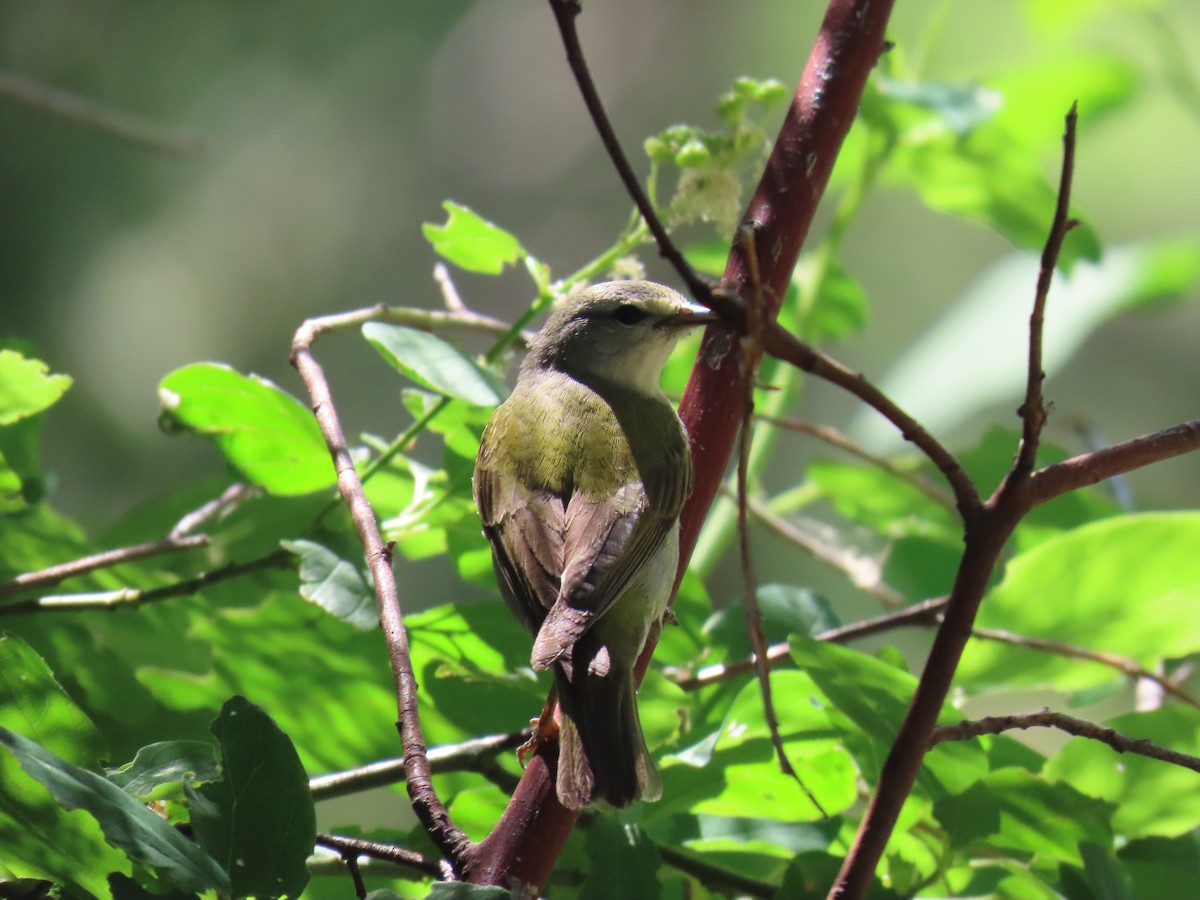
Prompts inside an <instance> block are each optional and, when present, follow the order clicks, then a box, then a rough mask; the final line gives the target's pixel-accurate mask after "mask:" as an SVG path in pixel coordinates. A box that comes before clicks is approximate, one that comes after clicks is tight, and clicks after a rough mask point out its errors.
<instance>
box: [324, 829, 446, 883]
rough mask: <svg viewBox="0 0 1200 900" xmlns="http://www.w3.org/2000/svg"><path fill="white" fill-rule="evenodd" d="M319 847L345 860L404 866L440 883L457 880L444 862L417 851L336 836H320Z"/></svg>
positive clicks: (378, 842) (377, 842)
mask: <svg viewBox="0 0 1200 900" xmlns="http://www.w3.org/2000/svg"><path fill="white" fill-rule="evenodd" d="M317 845H318V846H321V847H328V848H329V849H331V850H336V851H337V852H338V853H339V854H340V855H341V856H342V858H343V859H344V860H349V858H350V857H351V856H354V857H358V856H366V857H368V858H370V859H381V860H383V861H384V862H390V863H393V864H395V865H398V866H404V867H405V868H408V869H415V870H416V871H418V872H423V873H424V874H426V875H432V876H433V877H434V878H436V879H438V880H439V881H453V880H455V879H454V874H453V872H450V871H448V869H447V867H446V864H445V863H444V862H443V861H442V860H440V859H434V858H433V857H431V856H425V855H424V854H421V853H417V852H416V851H415V850H408V849H405V848H404V847H397V846H395V845H393V844H384V843H381V842H380V841H366V840H363V839H362V838H352V837H342V836H340V835H336V834H318V835H317Z"/></svg>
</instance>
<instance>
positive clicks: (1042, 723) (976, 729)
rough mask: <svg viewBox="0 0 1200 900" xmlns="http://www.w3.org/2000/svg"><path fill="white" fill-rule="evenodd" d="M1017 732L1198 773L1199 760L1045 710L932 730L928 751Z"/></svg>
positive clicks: (994, 717)
mask: <svg viewBox="0 0 1200 900" xmlns="http://www.w3.org/2000/svg"><path fill="white" fill-rule="evenodd" d="M1017 728H1020V729H1025V728H1057V729H1058V730H1059V731H1065V732H1066V733H1067V734H1072V735H1074V736H1075V737H1083V738H1090V739H1091V740H1093V741H1099V742H1100V743H1102V744H1108V746H1110V747H1112V748H1113V749H1114V750H1116V751H1117V752H1118V753H1136V754H1137V755H1138V756H1147V757H1149V758H1150V759H1157V760H1161V761H1162V762H1168V763H1171V764H1172V765H1176V766H1182V767H1183V768H1185V769H1191V770H1192V771H1193V772H1200V757H1195V756H1190V755H1188V754H1187V753H1180V752H1178V751H1176V750H1169V749H1167V748H1166V747H1160V746H1159V745H1158V744H1155V743H1153V742H1152V741H1149V740H1146V739H1145V738H1133V737H1129V736H1128V735H1124V734H1121V733H1120V732H1119V731H1113V729H1111V728H1105V727H1104V726H1103V725H1097V724H1096V723H1095V722H1089V721H1087V720H1086V719H1077V718H1075V717H1074V716H1068V715H1066V714H1064V713H1059V712H1051V711H1050V710H1048V709H1043V710H1042V711H1041V712H1036V713H1025V714H1023V715H1015V716H986V717H985V718H982V719H977V720H975V721H964V722H959V723H957V724H955V725H941V726H939V727H937V728H935V729H934V730H933V733H932V734H931V735H930V736H929V746H931V747H932V746H934V745H935V744H940V743H942V742H944V741H966V740H971V739H972V738H977V737H979V736H980V735H984V734H1000V733H1001V732H1003V731H1012V730H1014V729H1017Z"/></svg>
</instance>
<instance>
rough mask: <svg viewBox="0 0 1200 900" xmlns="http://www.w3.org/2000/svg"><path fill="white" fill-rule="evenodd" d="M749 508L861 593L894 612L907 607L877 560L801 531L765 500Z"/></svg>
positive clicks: (762, 522)
mask: <svg viewBox="0 0 1200 900" xmlns="http://www.w3.org/2000/svg"><path fill="white" fill-rule="evenodd" d="M749 508H750V513H751V514H752V515H753V516H754V518H755V520H756V521H758V522H760V523H761V524H762V525H763V526H764V527H765V528H766V529H767V530H768V531H770V532H771V533H772V534H774V535H775V536H776V537H779V538H782V539H783V540H785V541H787V542H788V543H790V544H792V545H793V546H794V547H797V548H798V549H800V550H803V551H804V552H805V553H807V554H809V555H810V556H811V557H812V558H813V559H815V560H817V561H818V562H821V563H824V564H825V565H827V566H829V567H830V568H832V569H836V570H837V571H838V572H841V573H842V574H843V575H845V576H846V577H847V578H849V579H850V582H851V584H853V585H854V586H855V587H856V588H858V589H859V590H862V591H865V592H866V593H868V594H870V595H871V596H872V597H875V598H877V599H878V600H879V601H880V602H882V603H883V604H884V605H885V606H887V607H888V608H890V609H896V608H898V607H900V606H903V605H904V597H903V596H902V595H901V594H900V593H899V592H898V591H896V590H895V589H893V588H891V587H889V586H888V585H887V584H886V583H885V582H884V581H883V572H882V570H881V567H880V565H879V564H878V563H877V562H875V561H874V560H872V559H868V558H866V557H863V556H859V555H857V554H856V553H855V552H854V551H853V550H850V549H848V548H845V547H835V546H833V545H831V544H828V543H826V542H824V541H822V540H820V539H819V538H817V537H815V536H813V535H811V534H807V533H805V532H804V531H801V530H800V529H799V528H797V527H796V526H795V525H794V524H792V523H791V522H789V521H788V520H787V519H785V518H784V517H783V516H781V515H779V514H778V513H777V512H775V511H774V510H773V509H771V507H770V506H769V505H768V504H766V503H764V502H763V501H762V500H759V499H757V498H752V499H751V500H750V503H749Z"/></svg>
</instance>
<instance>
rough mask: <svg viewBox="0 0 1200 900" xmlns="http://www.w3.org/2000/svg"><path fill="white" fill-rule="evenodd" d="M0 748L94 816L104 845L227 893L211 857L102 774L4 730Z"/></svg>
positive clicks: (192, 884) (177, 879)
mask: <svg viewBox="0 0 1200 900" xmlns="http://www.w3.org/2000/svg"><path fill="white" fill-rule="evenodd" d="M0 745H3V746H4V747H6V748H7V749H8V750H10V751H12V753H13V754H14V755H15V756H16V757H17V760H18V761H19V762H20V763H21V768H23V769H24V770H25V771H26V772H27V773H28V774H29V775H31V776H33V777H34V778H36V779H37V780H38V781H40V782H41V783H42V784H44V785H45V786H46V787H48V788H49V789H50V791H51V793H53V794H54V796H55V797H56V798H57V800H58V802H59V803H61V804H62V805H63V806H65V807H67V808H68V809H83V810H86V811H87V812H89V813H90V814H91V815H92V816H93V817H95V819H96V821H97V822H99V823H100V828H101V829H102V830H103V831H104V836H105V838H106V839H107V840H108V842H109V843H111V844H112V845H113V846H115V847H119V848H120V849H121V850H123V851H125V853H127V854H128V855H129V857H130V859H133V860H135V861H136V862H140V863H142V864H143V865H147V866H150V867H151V868H153V869H155V870H156V871H158V872H159V873H161V874H162V875H163V876H164V877H166V878H168V879H169V880H170V881H171V882H172V883H173V884H176V885H178V886H180V887H183V888H187V889H188V890H205V889H207V888H216V889H218V890H222V891H228V890H229V884H230V883H229V877H228V876H227V875H226V874H225V872H223V871H222V870H221V868H220V867H219V866H218V865H217V864H216V863H215V862H214V861H213V859H212V857H210V856H209V855H208V854H206V853H205V852H204V851H203V850H201V849H200V848H199V847H197V846H196V845H195V844H193V843H192V842H191V841H189V840H188V839H187V838H185V837H184V836H183V835H181V834H180V833H179V832H178V831H176V830H175V829H174V828H172V827H171V826H170V825H169V824H168V823H167V821H166V820H165V819H163V818H160V817H159V816H158V815H156V814H155V813H153V812H151V811H150V810H149V809H148V808H147V807H146V806H144V805H142V803H141V802H139V801H138V800H135V799H134V798H133V797H131V796H129V795H128V794H126V793H125V792H124V791H122V790H121V789H120V788H119V787H117V786H116V785H115V784H113V783H112V782H110V781H108V780H107V779H105V778H104V777H103V776H101V775H97V774H96V773H95V772H89V771H87V770H85V769H80V768H77V767H76V766H72V765H71V764H70V763H68V762H66V761H65V760H63V759H62V758H61V757H59V756H56V755H55V754H53V753H51V752H50V751H48V750H46V749H45V748H44V747H42V746H40V745H38V744H36V743H34V742H33V741H31V740H29V739H28V738H24V737H22V736H21V735H19V734H14V733H13V732H11V731H9V730H8V729H7V728H0ZM310 849H311V847H310Z"/></svg>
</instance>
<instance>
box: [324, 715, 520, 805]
mask: <svg viewBox="0 0 1200 900" xmlns="http://www.w3.org/2000/svg"><path fill="white" fill-rule="evenodd" d="M528 738H529V731H528V730H526V731H517V732H513V733H512V734H497V735H491V736H489V737H482V738H476V739H475V740H471V741H463V742H462V743H461V744H450V745H448V746H445V747H434V748H433V749H432V750H430V751H429V753H428V758H429V768H430V772H431V773H432V774H434V775H440V774H442V773H443V772H461V771H478V770H479V769H481V768H482V767H483V766H484V765H486V763H487V762H488V761H490V760H492V759H494V758H495V756H496V754H497V753H503V752H504V751H505V750H515V749H516V748H518V747H520V746H521V744H523V743H524V742H525V741H526V740H528ZM406 777H407V776H406V774H405V771H404V760H403V759H387V760H383V761H381V762H375V763H370V764H369V765H365V766H360V767H358V768H357V769H349V770H347V771H345V772H331V773H330V774H328V775H318V776H317V777H315V778H312V779H309V782H308V789H309V790H310V791H311V792H312V796H313V799H314V800H329V799H331V798H333V797H344V796H346V795H348V794H356V793H359V792H361V791H368V790H371V789H372V788H377V787H384V786H385V785H389V784H396V783H398V782H401V781H403V780H404V779H405V778H406Z"/></svg>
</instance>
